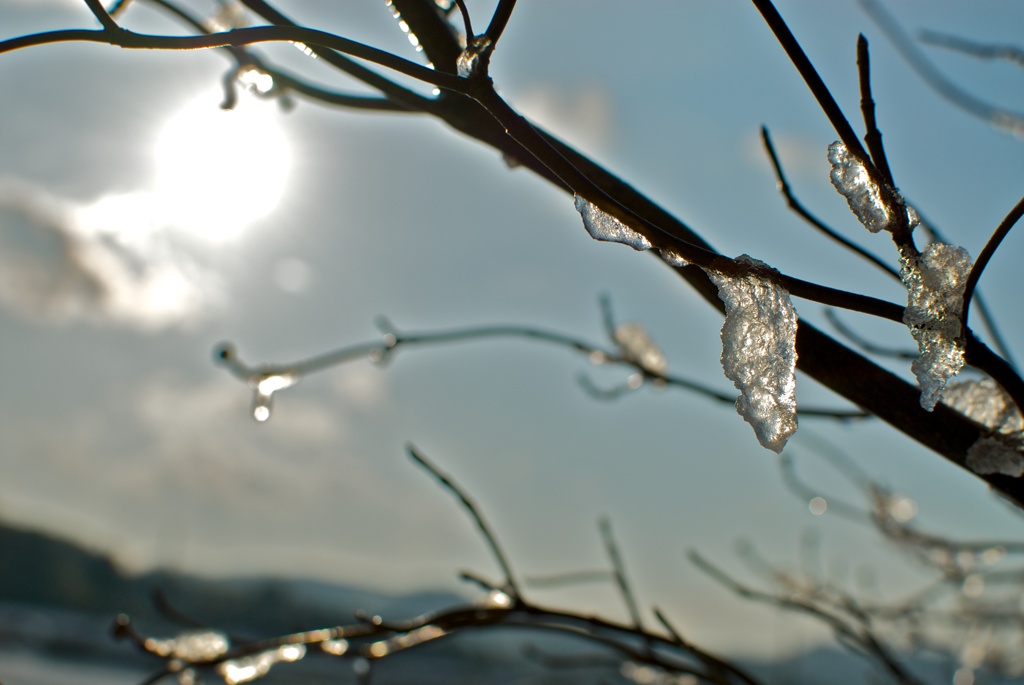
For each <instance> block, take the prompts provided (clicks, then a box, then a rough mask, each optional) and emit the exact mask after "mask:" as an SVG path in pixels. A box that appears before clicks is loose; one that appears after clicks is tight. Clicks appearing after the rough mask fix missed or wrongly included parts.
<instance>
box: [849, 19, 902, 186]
mask: <svg viewBox="0 0 1024 685" xmlns="http://www.w3.org/2000/svg"><path fill="white" fill-rule="evenodd" d="M857 73H858V75H859V76H860V111H861V115H862V116H863V117H864V127H865V128H866V129H867V133H865V134H864V142H865V144H866V145H867V146H868V151H869V152H870V153H871V161H872V162H874V164H875V167H876V168H877V169H878V173H879V174H881V176H882V180H883V181H885V182H886V183H888V184H889V185H890V186H893V187H895V186H896V182H895V181H894V180H893V178H892V171H891V170H890V169H889V160H888V159H887V158H886V156H885V147H884V146H883V145H882V132H881V131H879V130H878V121H877V120H876V119H875V100H874V98H872V97H871V56H870V54H869V52H868V39H867V38H865V37H864V34H863V33H862V34H860V35H859V36H857Z"/></svg>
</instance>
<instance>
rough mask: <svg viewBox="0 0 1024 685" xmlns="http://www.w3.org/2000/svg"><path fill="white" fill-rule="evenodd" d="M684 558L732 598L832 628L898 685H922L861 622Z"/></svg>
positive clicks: (700, 559) (694, 557)
mask: <svg viewBox="0 0 1024 685" xmlns="http://www.w3.org/2000/svg"><path fill="white" fill-rule="evenodd" d="M687 556H688V557H689V559H690V561H691V562H692V563H693V564H694V565H695V566H696V567H697V568H698V569H700V570H701V571H703V572H704V573H706V574H707V575H709V576H710V577H711V578H713V579H714V580H716V581H717V582H718V583H719V584H721V585H723V586H725V587H726V588H727V589H729V590H731V591H732V592H733V593H735V594H736V595H738V596H740V597H743V598H745V599H750V600H753V601H755V602H761V603H764V604H769V605H772V606H777V607H779V608H781V609H787V610H789V611H795V612H798V613H803V614H807V615H809V616H812V617H814V618H817V619H818V620H820V621H822V622H823V623H825V624H826V625H828V626H829V627H830V628H832V630H833V631H834V632H835V633H836V637H837V638H839V639H840V640H845V641H849V643H851V644H852V645H854V646H856V647H858V648H859V649H860V650H863V651H858V652H857V653H864V654H866V655H868V656H870V657H871V658H874V659H875V660H877V661H878V662H879V663H880V664H881V665H882V666H884V667H885V668H886V669H887V670H888V671H889V673H890V674H892V675H893V677H895V678H896V679H897V680H898V681H899V682H901V683H907V684H913V685H923V684H922V683H921V681H920V680H918V679H917V678H916V677H914V676H913V675H911V674H910V672H909V671H907V670H906V668H905V667H904V666H903V665H902V664H900V663H899V661H897V659H896V657H895V656H894V655H893V654H891V653H890V651H889V649H887V648H886V647H885V646H884V645H883V644H882V643H881V641H880V640H879V638H878V637H877V636H876V635H875V634H874V632H873V631H871V630H870V629H869V628H868V627H867V626H866V625H864V624H863V623H862V622H861V621H859V620H856V619H854V621H855V622H854V623H851V621H850V620H849V619H847V618H845V617H843V616H840V615H837V614H835V613H833V612H831V611H828V610H826V609H824V608H823V607H821V606H818V605H817V604H814V603H811V602H808V601H806V600H803V599H800V598H793V597H782V596H777V595H773V594H771V593H767V592H762V591H760V590H754V589H752V588H749V587H747V586H746V585H743V584H742V583H740V582H739V581H737V580H735V579H733V578H732V577H731V576H730V575H728V574H727V573H726V572H725V571H723V570H721V569H720V568H718V567H717V566H715V565H714V564H712V563H711V562H710V561H708V560H707V559H705V558H704V557H702V556H701V555H700V554H698V553H697V552H694V551H692V550H691V551H690V552H689V553H688V554H687Z"/></svg>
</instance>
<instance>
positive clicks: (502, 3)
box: [484, 0, 516, 48]
mask: <svg viewBox="0 0 1024 685" xmlns="http://www.w3.org/2000/svg"><path fill="white" fill-rule="evenodd" d="M515 7H516V0H498V5H497V7H495V8H494V14H493V15H492V16H491V23H490V24H489V25H488V26H487V31H485V32H484V33H485V34H486V35H487V38H488V39H490V41H491V46H492V48H493V46H495V45H497V44H498V39H499V38H501V34H502V33H504V32H505V27H506V26H508V20H509V19H510V18H511V17H512V10H514V9H515Z"/></svg>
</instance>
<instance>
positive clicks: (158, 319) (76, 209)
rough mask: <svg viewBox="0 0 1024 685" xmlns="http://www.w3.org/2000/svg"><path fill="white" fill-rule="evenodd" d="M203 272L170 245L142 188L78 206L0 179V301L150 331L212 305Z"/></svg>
mask: <svg viewBox="0 0 1024 685" xmlns="http://www.w3.org/2000/svg"><path fill="white" fill-rule="evenodd" d="M212 280H213V279H212V276H211V275H210V274H208V273H205V272H204V270H203V269H201V268H200V267H199V266H198V265H197V264H196V263H194V262H193V261H192V260H190V259H188V258H187V257H186V256H185V255H183V254H181V253H180V251H177V250H175V249H174V248H173V246H172V245H171V243H170V242H169V241H168V239H167V234H166V232H165V231H164V230H163V229H162V228H161V227H160V226H159V225H158V223H157V222H156V221H155V220H154V219H153V217H152V214H151V210H150V203H149V202H148V198H147V197H146V196H145V195H142V194H127V195H111V196H106V197H103V198H101V199H100V200H98V201H96V202H94V203H92V204H89V205H82V204H78V203H74V202H71V201H68V200H65V199H62V198H59V197H56V196H54V195H52V194H50V193H48V192H47V191H46V190H44V189H42V188H39V187H37V186H34V185H31V184H29V183H26V182H24V181H18V180H12V179H0V305H3V306H6V307H8V308H10V309H12V310H14V311H16V312H19V313H21V314H23V315H26V316H30V317H32V318H36V319H42V320H48V321H53V322H66V321H72V320H80V319H81V320H87V321H92V322H95V323H104V324H117V325H126V326H130V327H134V328H140V329H150V330H152V329H159V328H163V327H166V326H170V325H181V324H187V323H190V322H192V321H194V320H195V319H196V318H197V317H198V316H199V315H201V314H202V312H203V310H204V309H206V308H207V307H208V306H209V305H210V304H212V299H211V293H212V292H216V287H215V284H214V283H213V282H212Z"/></svg>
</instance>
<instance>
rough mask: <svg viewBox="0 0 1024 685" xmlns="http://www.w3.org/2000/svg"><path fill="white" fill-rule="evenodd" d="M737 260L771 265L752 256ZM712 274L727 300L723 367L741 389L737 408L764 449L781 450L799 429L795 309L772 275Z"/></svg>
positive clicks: (719, 293)
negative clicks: (769, 276)
mask: <svg viewBox="0 0 1024 685" xmlns="http://www.w3.org/2000/svg"><path fill="white" fill-rule="evenodd" d="M736 262H738V263H740V264H748V265H750V266H753V267H755V268H759V269H762V270H765V271H767V270H769V269H770V267H769V266H768V265H766V264H764V263H763V262H760V261H758V260H756V259H753V258H751V257H748V256H747V255H742V256H740V257H737V258H736ZM707 274H708V277H709V278H710V279H711V280H712V281H713V282H714V284H715V285H716V286H717V287H718V297H719V298H721V300H722V302H724V303H725V323H724V324H723V325H722V369H723V370H724V371H725V375H726V376H727V377H728V378H729V380H731V381H732V382H733V383H734V384H735V385H736V388H737V389H738V390H739V391H740V396H739V398H737V400H736V411H737V412H738V413H739V414H740V416H742V417H743V418H744V419H745V420H746V421H747V423H749V424H750V425H751V426H752V427H753V428H754V433H755V434H756V435H757V440H758V442H760V443H761V445H762V446H763V447H767V448H768V449H770V450H772V451H774V452H781V451H782V448H783V447H785V446H786V441H787V440H789V437H790V436H791V435H793V433H795V432H796V428H797V418H796V379H795V377H794V372H795V370H796V330H797V315H796V309H794V308H793V303H792V301H791V300H790V298H789V293H788V292H787V291H786V289H785V288H782V287H781V286H779V285H777V284H775V283H774V282H773V281H772V280H771V279H770V278H768V277H765V276H758V275H755V274H749V275H746V276H727V275H725V274H722V273H719V272H715V271H710V270H709V271H708V272H707Z"/></svg>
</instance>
